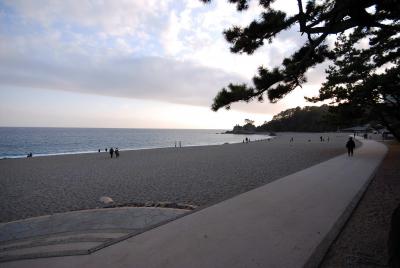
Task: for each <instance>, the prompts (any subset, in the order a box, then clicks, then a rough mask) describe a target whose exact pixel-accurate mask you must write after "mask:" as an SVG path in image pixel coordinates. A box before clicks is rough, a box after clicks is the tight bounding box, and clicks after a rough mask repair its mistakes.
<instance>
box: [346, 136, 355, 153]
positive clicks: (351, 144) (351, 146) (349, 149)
mask: <svg viewBox="0 0 400 268" xmlns="http://www.w3.org/2000/svg"><path fill="white" fill-rule="evenodd" d="M355 147H356V144H355V143H354V140H353V138H352V137H350V138H349V140H348V141H347V143H346V148H347V154H348V155H349V156H353V150H354V148H355Z"/></svg>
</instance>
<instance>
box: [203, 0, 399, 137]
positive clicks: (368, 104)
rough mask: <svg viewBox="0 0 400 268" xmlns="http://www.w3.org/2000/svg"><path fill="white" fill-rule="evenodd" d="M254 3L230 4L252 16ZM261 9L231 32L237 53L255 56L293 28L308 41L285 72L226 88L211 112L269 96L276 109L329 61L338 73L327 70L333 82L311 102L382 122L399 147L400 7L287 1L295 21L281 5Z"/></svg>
mask: <svg viewBox="0 0 400 268" xmlns="http://www.w3.org/2000/svg"><path fill="white" fill-rule="evenodd" d="M202 1H203V2H210V1H211V0H202ZM250 1H251V0H229V2H230V3H233V4H236V6H237V10H238V11H244V10H246V9H247V8H248V7H249V2H250ZM254 1H255V0H254ZM277 1H282V2H283V1H285V0H277ZM258 2H259V6H260V7H262V8H263V11H262V12H261V14H260V17H259V18H257V19H256V20H254V21H253V22H251V23H250V24H249V25H248V26H247V27H239V26H233V27H231V28H230V29H227V30H225V32H224V35H225V38H226V40H227V41H228V42H229V43H231V45H232V46H231V51H232V52H233V53H246V54H252V53H253V52H254V51H256V50H257V49H258V48H259V47H261V46H263V45H264V44H265V42H269V43H271V42H273V40H274V38H275V37H276V35H277V34H279V33H281V32H283V31H286V30H288V29H290V28H292V27H298V29H299V34H302V35H305V36H306V37H307V40H306V41H305V42H304V43H303V45H302V46H300V47H299V48H298V50H297V51H295V52H294V53H293V54H292V55H291V56H290V57H287V58H285V59H283V60H282V64H281V65H280V66H278V67H275V68H273V69H269V68H265V67H263V66H261V67H259V69H258V74H257V75H256V76H254V78H253V84H252V85H246V84H236V85H235V84H229V85H228V86H227V87H226V88H223V89H222V90H221V91H220V92H219V93H218V94H217V95H216V97H215V99H214V103H213V104H212V109H213V110H214V111H217V110H218V109H220V108H222V107H225V108H227V109H229V108H230V104H232V103H234V102H237V101H245V102H249V101H252V100H254V99H257V100H259V101H263V99H264V95H267V96H268V99H269V100H270V101H271V102H276V101H278V100H279V99H281V98H283V97H284V96H285V95H286V94H288V93H289V92H291V91H292V90H294V89H295V88H297V87H299V86H301V85H302V84H304V83H305V82H306V81H307V79H306V76H305V74H306V72H307V71H308V70H309V69H310V68H313V67H315V66H316V65H318V64H321V63H323V62H326V61H329V62H330V63H333V65H331V66H330V67H329V68H328V70H327V74H328V76H327V82H326V83H324V84H323V85H322V88H321V89H320V93H319V96H318V97H316V98H310V99H309V100H310V101H314V102H318V101H322V100H329V101H331V103H330V104H331V105H332V106H336V108H335V109H336V110H337V111H339V112H340V113H338V116H339V115H341V114H342V113H341V112H342V110H343V111H344V112H345V113H346V112H349V111H351V110H353V111H352V112H351V113H352V114H354V115H358V116H360V117H369V116H375V117H376V118H377V119H378V120H379V122H380V123H381V124H382V125H384V126H385V127H386V128H388V129H389V130H390V131H391V132H392V133H393V134H394V135H395V137H396V138H397V139H400V90H399V86H400V67H399V61H400V57H399V56H400V35H399V34H398V33H399V32H400V2H399V1H397V0H363V1H352V0H321V1H316V0H308V1H305V0H304V1H303V0H297V1H287V0H286V2H288V3H287V4H292V5H293V4H295V3H296V4H297V10H298V12H297V13H296V14H294V15H292V16H288V15H287V14H286V13H285V12H283V11H281V10H276V9H274V8H273V7H272V6H271V5H272V3H273V2H276V1H274V0H258ZM286 2H285V3H286ZM328 37H329V38H336V44H335V46H329V45H328ZM342 106H343V107H342ZM345 119H346V118H345ZM352 119H355V118H352Z"/></svg>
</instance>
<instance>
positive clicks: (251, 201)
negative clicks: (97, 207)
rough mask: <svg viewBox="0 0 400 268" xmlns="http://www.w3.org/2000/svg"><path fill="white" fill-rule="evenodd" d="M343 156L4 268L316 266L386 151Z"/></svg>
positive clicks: (368, 145) (374, 148)
mask: <svg viewBox="0 0 400 268" xmlns="http://www.w3.org/2000/svg"><path fill="white" fill-rule="evenodd" d="M386 151H387V149H386V147H385V146H384V145H383V144H380V143H377V142H374V141H363V146H362V147H361V148H359V149H357V150H356V151H355V156H354V157H348V156H347V155H341V156H338V157H336V158H333V159H331V160H328V161H326V162H323V163H320V164H318V165H315V166H313V167H310V168H307V169H305V170H302V171H300V172H297V173H294V174H292V175H289V176H286V177H284V178H281V179H279V180H276V181H274V182H272V183H269V184H267V185H265V186H262V187H259V188H257V189H254V190H251V191H249V192H246V193H243V194H241V195H238V196H236V197H233V198H231V199H228V200H226V201H223V202H221V203H218V204H216V205H213V206H210V207H208V208H205V209H203V210H200V211H197V212H195V213H192V214H189V215H187V216H184V217H181V218H179V219H177V220H175V221H172V222H170V223H168V224H165V225H162V226H159V227H157V228H154V229H152V230H149V231H147V232H144V233H142V234H139V235H137V236H134V237H131V238H129V239H127V240H124V241H122V242H120V243H117V244H114V245H112V246H109V247H107V248H104V249H102V250H99V251H96V252H94V253H92V254H90V255H82V256H70V257H58V258H42V259H32V260H22V261H14V262H7V263H2V264H1V267H304V266H305V267H315V266H316V265H317V264H318V263H319V261H320V260H321V258H322V257H323V254H324V253H325V252H326V250H327V248H328V247H329V245H330V243H331V242H332V240H333V239H334V238H335V237H336V235H337V233H338V232H339V231H340V228H341V227H342V225H343V224H344V222H345V220H346V219H347V218H348V216H349V215H350V213H351V211H352V209H353V208H354V207H355V205H356V204H357V202H358V200H359V198H360V197H361V195H362V193H363V192H364V190H365V188H366V187H367V185H368V183H369V181H370V179H371V178H372V176H373V174H374V172H375V170H376V168H377V167H378V166H379V164H380V162H381V160H382V159H383V157H384V156H385V154H386Z"/></svg>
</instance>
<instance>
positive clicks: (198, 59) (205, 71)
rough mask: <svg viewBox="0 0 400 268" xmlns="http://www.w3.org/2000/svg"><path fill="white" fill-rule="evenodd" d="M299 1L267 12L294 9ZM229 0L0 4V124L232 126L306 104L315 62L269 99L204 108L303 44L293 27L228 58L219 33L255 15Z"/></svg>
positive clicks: (317, 75)
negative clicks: (279, 96) (300, 82)
mask: <svg viewBox="0 0 400 268" xmlns="http://www.w3.org/2000/svg"><path fill="white" fill-rule="evenodd" d="M296 3H297V1H295V0H286V1H282V0H281V1H277V3H276V4H275V8H277V9H283V10H285V11H287V12H289V13H292V12H295V10H296V8H297V6H296ZM260 11H261V8H260V7H259V6H258V5H257V1H252V2H251V5H250V8H249V10H247V11H245V12H238V11H237V10H236V9H235V6H234V5H232V4H229V3H228V1H227V0H214V1H212V3H211V4H203V3H202V2H200V1H199V0H130V1H125V0H103V1H100V0H99V1H96V0H92V1H88V0H87V1H85V0H67V1H52V0H35V1H29V0H0V99H1V105H0V126H30V127H39V126H43V127H115V128H207V129H230V128H232V126H234V125H235V124H242V123H243V122H244V119H246V118H248V119H252V120H255V122H256V124H261V123H263V122H264V121H266V120H270V119H271V118H272V116H273V115H275V114H277V113H279V112H280V111H282V110H284V109H288V108H293V107H296V106H305V105H313V104H310V103H307V102H305V100H304V96H313V95H316V93H317V92H318V88H319V85H320V84H321V82H322V81H323V80H324V71H323V68H322V67H318V68H316V69H313V70H310V71H309V72H308V74H307V76H308V79H309V82H308V83H307V84H306V85H305V86H303V88H300V89H296V90H295V91H294V92H292V93H291V94H289V95H288V96H286V97H285V98H284V99H283V100H281V101H279V102H278V103H276V104H271V103H269V102H268V101H265V102H263V103H258V102H251V103H249V104H246V103H236V104H233V105H232V108H231V110H229V111H226V110H225V109H220V110H219V111H218V112H213V111H211V109H210V106H211V104H212V100H213V98H214V96H215V95H216V94H217V92H218V91H219V90H220V89H221V88H222V87H224V86H226V85H228V84H229V83H230V82H233V83H242V82H245V83H250V84H251V78H252V77H253V75H254V74H255V73H256V70H257V68H258V67H259V66H261V65H263V66H266V67H271V68H272V67H275V66H279V64H280V63H281V61H282V59H283V58H284V57H285V56H290V55H291V53H292V52H293V51H295V50H296V48H297V47H299V46H300V45H301V44H302V43H303V42H304V37H302V36H301V35H300V34H299V32H298V29H296V28H295V27H294V28H291V29H289V30H288V31H286V32H283V33H281V34H279V35H278V36H277V38H276V39H275V40H274V42H273V43H272V44H267V45H265V46H264V47H262V48H260V49H259V50H258V51H257V52H256V53H254V54H253V55H246V54H232V53H231V52H230V51H229V44H228V43H227V42H226V41H225V39H224V37H223V34H222V32H223V30H224V29H227V28H229V27H231V26H232V25H242V26H245V25H247V24H248V23H249V22H251V21H252V20H254V19H256V18H257V17H258V16H259V14H260Z"/></svg>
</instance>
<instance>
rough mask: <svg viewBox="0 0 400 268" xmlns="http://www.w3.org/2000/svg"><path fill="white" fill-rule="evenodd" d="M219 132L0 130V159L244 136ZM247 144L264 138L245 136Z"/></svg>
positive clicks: (196, 143) (211, 141)
mask: <svg viewBox="0 0 400 268" xmlns="http://www.w3.org/2000/svg"><path fill="white" fill-rule="evenodd" d="M224 131H225V130H221V129H139V128H138V129H122V128H118V129H117V128H115V129H110V128H31V127H29V128H25V127H0V159H1V158H19V157H26V156H27V154H28V153H32V154H33V156H45V155H59V154H76V153H93V152H97V151H98V150H99V149H100V150H101V151H104V150H105V148H110V147H114V148H116V147H118V148H119V149H120V150H138V149H150V148H165V147H174V146H175V142H176V143H177V146H179V141H180V142H181V144H182V146H183V147H185V146H200V145H216V144H224V143H238V142H242V141H243V139H245V138H246V135H234V134H221V133H222V132H224ZM247 137H248V138H250V139H251V140H258V139H266V138H269V136H267V135H248V136H247Z"/></svg>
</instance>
